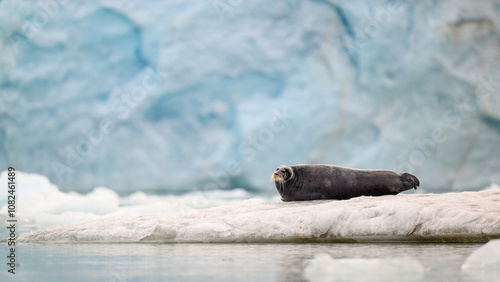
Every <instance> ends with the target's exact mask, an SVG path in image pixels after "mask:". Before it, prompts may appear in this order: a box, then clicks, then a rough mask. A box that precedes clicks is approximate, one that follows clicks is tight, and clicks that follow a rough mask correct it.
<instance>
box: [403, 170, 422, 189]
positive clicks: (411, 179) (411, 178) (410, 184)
mask: <svg viewBox="0 0 500 282" xmlns="http://www.w3.org/2000/svg"><path fill="white" fill-rule="evenodd" d="M399 179H400V180H401V182H403V184H404V186H405V187H406V188H407V189H411V188H415V190H417V187H418V186H420V181H419V180H418V178H417V177H416V176H415V175H413V174H409V173H407V172H404V173H401V176H399Z"/></svg>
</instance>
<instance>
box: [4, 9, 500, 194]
mask: <svg viewBox="0 0 500 282" xmlns="http://www.w3.org/2000/svg"><path fill="white" fill-rule="evenodd" d="M499 13H500V1H498V0H492V1H490V0H488V1H486V0H474V1H473V0H468V1H439V2H435V1H417V2H415V1H392V0H377V1H368V0H364V1H355V2H353V1H348V0H340V1H329V0H323V1H320V0H309V1H297V0H280V1H271V2H270V1H264V0H258V1H227V0H215V1H202V0H191V1H160V0H156V1H148V2H147V3H139V2H124V1H118V0H99V1H81V2H75V1H67V0H46V1H14V0H3V1H1V2H0V50H1V51H0V66H1V67H0V168H1V169H2V170H3V169H5V168H7V167H8V166H9V165H14V166H15V167H16V168H18V169H19V170H22V171H25V172H29V173H37V174H42V175H46V176H47V177H48V178H49V179H50V181H51V182H52V183H55V184H56V185H57V186H58V187H60V189H61V190H62V191H80V192H89V191H91V190H92V189H93V188H94V187H108V188H110V189H113V190H116V191H119V192H120V193H131V192H133V191H136V190H138V189H141V190H146V191H147V190H149V191H162V192H168V193H183V192H188V191H212V190H221V189H222V190H224V189H231V188H243V189H245V190H247V191H250V192H259V193H263V194H265V195H272V194H273V193H274V192H275V191H274V190H273V189H269V185H267V184H268V183H267V181H268V177H269V175H270V173H272V172H273V171H274V169H275V167H276V166H278V165H280V164H286V165H293V164H300V163H330V164H336V165H341V166H347V167H355V168H370V169H390V170H395V171H408V172H411V173H413V174H415V175H417V176H418V177H419V179H420V180H421V182H422V187H421V188H422V189H424V190H425V191H428V192H458V191H463V190H480V189H481V188H483V187H485V186H487V185H489V184H490V183H494V182H500V174H498V171H499V170H500V161H499V160H500V150H499V149H498V146H497V144H499V143H500V115H499V113H498V111H497V110H496V106H497V105H498V104H499V102H500V95H499V93H498V86H499V82H498V81H499V70H500V68H499V63H498V62H499V61H500V53H499V52H498V50H499V47H500V46H499V45H500V37H499V32H498V31H499V23H500V20H499V16H498V15H499Z"/></svg>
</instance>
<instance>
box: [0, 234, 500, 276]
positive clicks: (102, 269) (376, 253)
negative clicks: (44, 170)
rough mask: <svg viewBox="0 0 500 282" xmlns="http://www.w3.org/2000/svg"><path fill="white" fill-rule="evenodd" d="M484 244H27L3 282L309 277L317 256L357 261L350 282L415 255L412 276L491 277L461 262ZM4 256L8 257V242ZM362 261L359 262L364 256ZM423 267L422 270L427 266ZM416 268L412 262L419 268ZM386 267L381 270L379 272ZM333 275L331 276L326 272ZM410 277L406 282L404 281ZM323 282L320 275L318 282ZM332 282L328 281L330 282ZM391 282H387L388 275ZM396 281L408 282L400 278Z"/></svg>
mask: <svg viewBox="0 0 500 282" xmlns="http://www.w3.org/2000/svg"><path fill="white" fill-rule="evenodd" d="M480 246H481V244H393V243H384V244H382V243H380V244H361V243H354V244H124V243H117V244H81V243H80V244H21V245H19V246H17V250H16V258H17V262H18V263H19V265H18V266H17V268H16V274H15V275H12V274H9V273H8V272H7V267H6V266H5V264H3V265H4V267H3V269H2V272H1V274H0V278H1V279H0V280H1V281H89V280H94V281H95V280H99V281H307V280H306V278H305V277H304V270H305V268H306V267H307V266H308V265H309V264H310V262H311V260H312V259H313V258H314V257H315V256H316V255H317V254H324V253H326V254H329V255H330V256H331V257H332V258H333V259H353V261H358V262H359V264H361V265H357V267H354V268H353V269H351V270H349V269H346V271H347V272H349V271H351V272H352V273H348V275H347V276H346V277H344V280H345V281H377V277H374V276H373V273H371V272H370V271H368V272H366V271H362V270H363V268H364V265H363V264H364V263H370V262H373V261H380V260H384V259H393V258H411V259H414V260H415V261H417V262H420V264H421V265H418V263H417V265H415V267H417V266H418V267H420V269H421V271H420V272H418V273H417V274H416V275H413V276H412V277H410V278H409V279H408V277H406V278H405V280H406V281H492V280H491V277H489V278H487V277H486V278H485V277H481V274H474V273H472V274H471V273H466V272H463V271H462V270H461V269H460V267H461V265H462V263H463V262H464V261H465V260H466V258H467V257H468V256H469V255H470V254H471V253H472V252H473V251H474V250H476V249H478V248H479V247H480ZM0 250H1V254H2V256H1V257H3V258H4V259H3V260H6V256H5V255H4V254H7V245H6V244H2V247H1V248H0ZM358 259H359V260H358ZM421 266H423V268H422V267H421ZM412 267H413V266H412ZM380 271H382V272H383V269H379V271H377V273H380ZM324 278H327V277H324ZM405 280H403V281H405ZM318 281H320V280H318ZM326 281H328V280H326ZM384 281H387V279H386V278H385V279H384ZM393 281H402V280H401V276H400V277H399V278H398V277H394V280H393Z"/></svg>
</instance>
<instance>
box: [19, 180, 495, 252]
mask: <svg viewBox="0 0 500 282" xmlns="http://www.w3.org/2000/svg"><path fill="white" fill-rule="evenodd" d="M494 238H500V190H485V191H479V192H462V193H446V194H400V195H396V196H382V197H359V198H354V199H350V200H345V201H336V200H322V201H310V202H269V201H266V200H263V199H250V200H245V201H240V202H237V203H233V204H230V205H224V206H218V207H213V208H207V209H200V210H187V211H182V212H167V213H156V214H147V215H121V216H114V217H105V218H100V219H96V220H92V221H87V222H84V223H80V224H75V225H67V226H55V227H50V228H46V229H42V230H37V231H34V232H30V233H25V234H21V235H20V236H19V238H18V240H19V241H23V242H163V243H169V242H381V241H406V242H412V241H426V242H486V241H488V240H490V239H494Z"/></svg>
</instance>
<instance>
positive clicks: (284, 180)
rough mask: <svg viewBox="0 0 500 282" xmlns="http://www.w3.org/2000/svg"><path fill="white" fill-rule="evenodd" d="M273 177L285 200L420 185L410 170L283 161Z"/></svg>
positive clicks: (341, 196) (349, 195)
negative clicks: (292, 163)
mask: <svg viewBox="0 0 500 282" xmlns="http://www.w3.org/2000/svg"><path fill="white" fill-rule="evenodd" d="M272 178H274V180H275V184H276V188H277V189H278V192H279V193H280V195H281V199H282V200H283V201H307V200H320V199H337V200H345V199H350V198H353V197H359V196H383V195H396V194H398V193H399V192H402V191H405V190H409V189H411V188H415V189H417V187H418V186H419V185H420V182H419V181H418V179H417V177H415V176H414V175H411V174H409V173H396V172H394V171H390V170H364V169H351V168H346V167H340V166H334V165H293V166H283V165H281V166H279V167H278V168H277V169H276V171H275V172H274V174H273V175H272Z"/></svg>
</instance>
